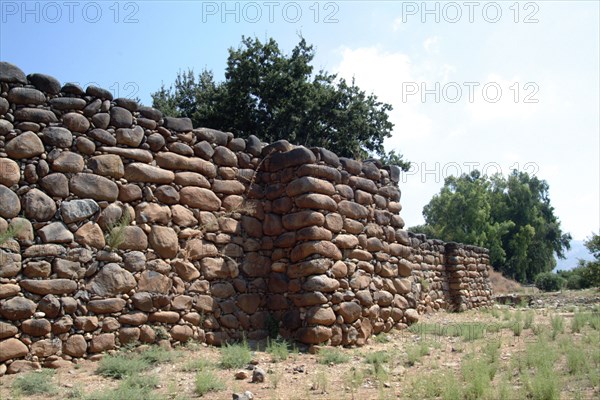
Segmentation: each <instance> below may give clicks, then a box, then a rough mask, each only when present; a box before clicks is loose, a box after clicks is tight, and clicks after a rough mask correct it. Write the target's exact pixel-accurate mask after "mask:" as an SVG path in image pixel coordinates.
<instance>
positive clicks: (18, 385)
mask: <svg viewBox="0 0 600 400" xmlns="http://www.w3.org/2000/svg"><path fill="white" fill-rule="evenodd" d="M53 376H54V370H51V369H42V370H41V371H33V372H29V373H27V374H24V375H22V376H18V377H17V378H16V379H15V380H14V382H13V384H12V388H13V389H14V390H15V391H16V393H17V394H24V395H26V396H33V395H36V394H39V395H44V394H45V395H52V394H55V393H56V392H57V391H58V388H57V387H56V385H54V383H52V377H53Z"/></svg>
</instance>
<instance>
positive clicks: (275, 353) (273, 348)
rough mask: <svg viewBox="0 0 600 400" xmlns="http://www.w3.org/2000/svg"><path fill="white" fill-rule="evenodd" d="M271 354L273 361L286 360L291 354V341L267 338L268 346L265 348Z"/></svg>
mask: <svg viewBox="0 0 600 400" xmlns="http://www.w3.org/2000/svg"><path fill="white" fill-rule="evenodd" d="M265 351H266V352H267V353H269V354H270V355H271V361H273V362H279V361H285V360H287V358H288V357H289V355H290V350H289V343H288V342H286V341H285V340H271V339H267V347H266V349H265Z"/></svg>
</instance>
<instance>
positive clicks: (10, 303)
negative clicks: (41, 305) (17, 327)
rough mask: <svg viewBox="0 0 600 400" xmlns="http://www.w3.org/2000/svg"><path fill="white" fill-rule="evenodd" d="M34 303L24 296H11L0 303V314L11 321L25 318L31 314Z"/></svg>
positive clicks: (33, 310)
mask: <svg viewBox="0 0 600 400" xmlns="http://www.w3.org/2000/svg"><path fill="white" fill-rule="evenodd" d="M35 309H36V304H35V303H34V302H33V301H31V300H29V299H26V298H25V297H13V298H11V299H8V300H6V301H5V302H4V303H3V304H2V305H0V314H2V316H3V317H4V318H6V319H9V320H11V321H15V320H19V319H27V318H29V317H31V316H32V315H33V313H34V312H35Z"/></svg>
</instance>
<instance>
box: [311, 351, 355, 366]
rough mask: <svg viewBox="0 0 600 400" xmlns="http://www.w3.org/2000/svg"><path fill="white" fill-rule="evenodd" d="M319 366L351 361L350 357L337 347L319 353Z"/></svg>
mask: <svg viewBox="0 0 600 400" xmlns="http://www.w3.org/2000/svg"><path fill="white" fill-rule="evenodd" d="M318 361H319V364H343V363H346V362H348V361H350V356H349V355H347V354H346V353H344V352H343V351H342V350H340V349H338V348H337V347H334V348H331V349H322V350H321V351H320V352H319V360H318Z"/></svg>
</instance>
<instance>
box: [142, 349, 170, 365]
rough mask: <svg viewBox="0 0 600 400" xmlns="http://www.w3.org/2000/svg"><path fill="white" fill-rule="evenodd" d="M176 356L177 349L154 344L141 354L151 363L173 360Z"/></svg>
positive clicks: (144, 359) (143, 358)
mask: <svg viewBox="0 0 600 400" xmlns="http://www.w3.org/2000/svg"><path fill="white" fill-rule="evenodd" d="M176 356H177V352H176V351H171V350H167V349H164V348H162V347H159V346H152V347H151V348H149V349H148V350H146V351H144V352H142V353H141V354H140V358H141V359H142V360H143V361H145V362H147V363H148V364H150V365H154V364H162V363H166V362H169V361H172V360H173V359H175V357H176Z"/></svg>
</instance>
